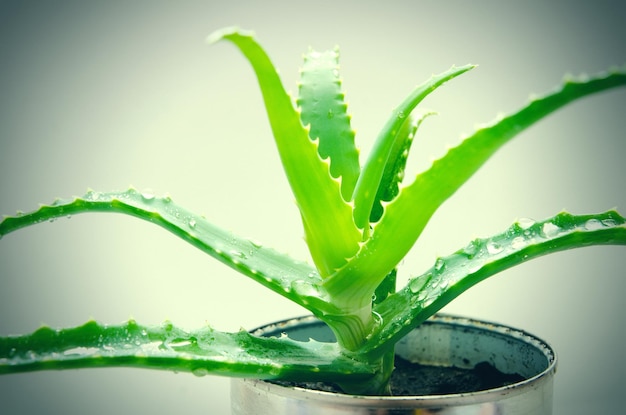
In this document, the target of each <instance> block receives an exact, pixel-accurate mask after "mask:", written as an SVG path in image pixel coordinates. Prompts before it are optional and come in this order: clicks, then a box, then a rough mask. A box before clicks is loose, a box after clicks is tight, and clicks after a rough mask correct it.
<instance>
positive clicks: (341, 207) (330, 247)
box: [209, 28, 361, 277]
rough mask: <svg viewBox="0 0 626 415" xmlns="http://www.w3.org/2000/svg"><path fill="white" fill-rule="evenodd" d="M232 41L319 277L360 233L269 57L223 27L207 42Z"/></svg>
mask: <svg viewBox="0 0 626 415" xmlns="http://www.w3.org/2000/svg"><path fill="white" fill-rule="evenodd" d="M220 39H227V40H229V41H231V42H233V43H234V44H235V45H236V46H237V47H238V48H239V50H240V51H241V52H242V53H243V54H244V56H245V57H246V58H247V59H248V61H249V62H250V64H251V65H252V67H253V69H254V71H255V73H256V76H257V79H258V81H259V86H260V87H261V92H262V94H263V99H264V102H265V108H266V110H267V114H268V117H269V121H270V125H271V127H272V131H273V133H274V139H275V141H276V145H277V147H278V151H279V154H280V158H281V161H282V164H283V167H284V169H285V173H286V175H287V179H288V180H289V184H290V185H291V189H292V191H293V193H294V196H295V198H296V202H297V204H298V208H299V209H300V213H301V216H302V222H303V224H304V230H305V236H306V242H307V244H308V246H309V250H310V252H311V256H312V257H313V261H314V262H315V265H316V266H317V268H318V270H319V271H320V273H321V275H322V277H325V276H327V275H330V274H331V273H333V272H334V271H335V270H336V269H338V268H340V267H341V266H343V265H344V264H345V263H346V258H350V257H352V256H353V255H354V254H355V253H356V251H357V250H358V248H359V241H360V239H361V233H360V231H359V230H358V228H357V227H356V226H355V224H354V221H353V218H352V207H351V206H350V205H349V204H348V203H347V202H346V201H345V200H344V199H343V198H342V196H341V190H340V184H339V181H338V180H336V179H334V178H332V176H331V174H330V171H329V170H330V168H329V165H328V163H327V162H325V161H323V160H322V159H321V157H320V156H319V154H318V145H317V142H315V141H312V140H311V139H310V138H309V131H308V129H307V128H305V127H304V126H303V125H302V122H301V120H300V114H299V112H298V111H297V110H296V109H295V107H294V105H293V103H292V101H291V98H290V97H289V95H288V94H287V92H286V91H285V89H284V87H283V85H282V82H281V80H280V78H279V76H278V73H277V72H276V69H275V68H274V66H273V64H272V62H271V61H270V59H269V57H268V56H267V54H266V53H265V51H264V50H263V49H262V48H261V46H260V45H259V44H258V43H257V42H256V41H255V40H254V38H253V36H252V35H251V34H250V33H246V32H242V31H240V30H238V29H233V28H230V29H225V30H221V31H219V32H216V33H215V34H213V35H211V36H210V37H209V40H210V41H211V42H215V41H218V40H220Z"/></svg>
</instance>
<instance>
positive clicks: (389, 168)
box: [369, 112, 435, 223]
mask: <svg viewBox="0 0 626 415" xmlns="http://www.w3.org/2000/svg"><path fill="white" fill-rule="evenodd" d="M434 114H435V113H434V112H427V113H425V114H423V115H422V116H421V117H420V118H418V119H417V120H415V121H414V120H413V119H412V118H411V117H410V116H409V117H407V119H406V121H405V122H404V124H402V127H401V128H400V132H399V133H398V136H397V138H396V139H395V140H394V143H393V147H392V149H391V151H390V153H389V159H388V161H387V164H386V166H385V170H384V171H383V175H382V177H381V180H380V185H379V187H378V192H377V193H376V197H375V199H374V206H373V207H372V212H371V213H370V219H369V221H370V223H374V222H378V221H379V220H380V217H381V216H382V215H383V212H384V207H383V203H385V202H390V201H392V200H393V199H395V198H396V196H398V193H399V192H400V184H401V183H402V180H404V171H405V168H406V162H407V160H408V157H409V150H410V149H411V144H413V139H414V138H415V134H416V133H417V129H418V128H419V126H420V125H421V124H422V122H423V121H424V119H425V118H426V117H428V116H430V115H434Z"/></svg>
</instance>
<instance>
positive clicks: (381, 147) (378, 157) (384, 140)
mask: <svg viewBox="0 0 626 415" xmlns="http://www.w3.org/2000/svg"><path fill="white" fill-rule="evenodd" d="M472 68H474V65H465V66H461V67H455V66H453V67H452V68H450V69H449V70H447V71H445V72H443V73H440V74H439V75H433V76H432V77H431V78H430V79H429V80H428V81H426V82H424V83H423V84H421V85H420V86H418V87H417V88H415V90H413V92H411V94H409V96H408V97H406V98H405V99H404V101H402V103H400V105H399V106H398V107H397V108H396V109H395V110H394V111H393V113H392V115H391V118H389V120H388V121H387V123H386V124H385V125H384V126H383V128H382V130H381V131H380V133H379V134H378V137H377V138H376V142H375V143H374V147H373V148H372V151H371V153H370V154H369V157H368V158H367V161H366V163H365V165H364V166H363V169H362V171H361V175H360V176H359V180H358V181H357V184H356V188H355V189H354V197H353V200H354V220H355V222H356V224H357V226H358V227H359V228H361V229H365V230H367V228H368V226H369V217H370V212H371V211H372V206H373V205H374V199H375V197H376V191H377V190H378V188H379V186H380V181H381V178H382V177H383V173H384V171H385V166H386V164H387V160H388V159H389V155H390V153H391V151H392V149H393V148H394V142H395V140H396V137H397V136H398V132H399V131H400V130H401V127H402V124H404V122H405V121H406V118H407V117H408V116H409V114H410V113H411V112H412V111H413V110H414V109H415V107H416V106H417V105H418V104H419V103H420V102H421V101H422V100H423V99H424V98H426V97H427V96H428V95H429V94H430V93H431V92H433V91H434V90H435V89H437V88H438V87H440V86H441V85H443V84H444V83H446V82H447V81H449V80H451V79H453V78H455V77H457V76H459V75H461V74H463V73H465V72H467V71H469V70H470V69H472Z"/></svg>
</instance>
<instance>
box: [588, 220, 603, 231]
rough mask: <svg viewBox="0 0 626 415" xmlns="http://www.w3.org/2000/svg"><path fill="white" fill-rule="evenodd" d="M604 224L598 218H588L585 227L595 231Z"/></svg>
mask: <svg viewBox="0 0 626 415" xmlns="http://www.w3.org/2000/svg"><path fill="white" fill-rule="evenodd" d="M603 227H604V225H603V224H602V222H600V221H599V220H598V219H589V220H588V221H587V222H585V229H587V230H588V231H597V230H598V229H602V228H603Z"/></svg>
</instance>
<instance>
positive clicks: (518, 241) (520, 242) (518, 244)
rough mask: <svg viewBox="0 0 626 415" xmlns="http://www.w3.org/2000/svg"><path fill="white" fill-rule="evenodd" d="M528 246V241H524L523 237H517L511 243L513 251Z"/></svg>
mask: <svg viewBox="0 0 626 415" xmlns="http://www.w3.org/2000/svg"><path fill="white" fill-rule="evenodd" d="M526 245H527V242H526V239H524V238H523V237H521V236H517V237H515V238H513V240H512V241H511V246H512V247H513V249H522V248H524V247H525V246H526Z"/></svg>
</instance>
